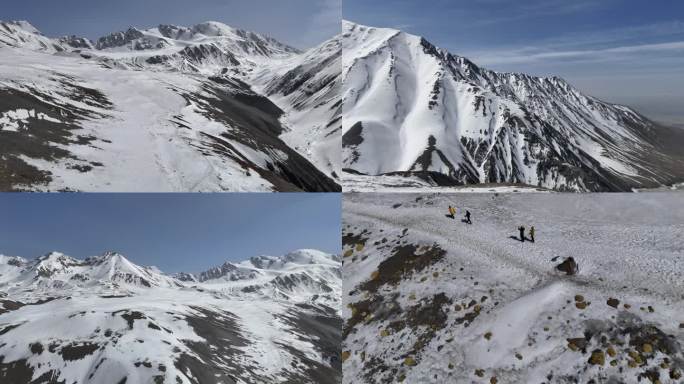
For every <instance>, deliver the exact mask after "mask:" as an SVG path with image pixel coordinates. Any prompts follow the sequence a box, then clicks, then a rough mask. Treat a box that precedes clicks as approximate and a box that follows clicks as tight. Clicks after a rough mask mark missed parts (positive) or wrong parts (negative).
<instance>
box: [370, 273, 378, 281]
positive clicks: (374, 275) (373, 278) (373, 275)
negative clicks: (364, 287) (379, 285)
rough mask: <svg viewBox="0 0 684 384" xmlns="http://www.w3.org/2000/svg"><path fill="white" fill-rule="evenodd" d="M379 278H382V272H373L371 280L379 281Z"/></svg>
mask: <svg viewBox="0 0 684 384" xmlns="http://www.w3.org/2000/svg"><path fill="white" fill-rule="evenodd" d="M378 277H380V272H379V271H373V273H371V280H375V279H377V278H378Z"/></svg>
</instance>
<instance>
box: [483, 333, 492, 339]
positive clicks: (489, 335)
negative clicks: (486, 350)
mask: <svg viewBox="0 0 684 384" xmlns="http://www.w3.org/2000/svg"><path fill="white" fill-rule="evenodd" d="M484 338H485V339H487V340H491V339H492V333H491V332H487V333H485V334H484Z"/></svg>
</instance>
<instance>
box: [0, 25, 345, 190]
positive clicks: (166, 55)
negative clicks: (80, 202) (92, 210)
mask: <svg viewBox="0 0 684 384" xmlns="http://www.w3.org/2000/svg"><path fill="white" fill-rule="evenodd" d="M2 27H3V28H4V29H3V28H0V31H2V32H1V33H2V34H0V53H1V54H0V96H2V97H0V142H2V143H1V144H0V149H2V150H3V153H5V154H6V156H4V157H3V158H2V159H0V189H1V190H51V191H52V190H79V191H110V192H114V191H158V192H163V191H186V192H187V191H302V190H303V191H339V190H340V186H339V185H338V184H337V183H336V182H335V180H334V179H335V178H337V177H339V172H340V171H339V169H340V168H341V167H340V165H339V164H340V163H339V157H338V158H336V157H335V155H334V154H335V152H334V151H332V152H331V151H329V149H330V148H331V145H332V144H331V142H333V141H335V140H336V138H335V137H336V136H337V142H338V143H339V135H340V132H339V131H336V132H331V131H330V129H328V128H326V127H327V126H328V124H329V123H330V119H332V118H333V115H334V111H333V112H329V111H328V110H329V109H330V108H328V106H327V105H326V107H325V108H318V107H319V104H320V105H323V104H325V103H333V104H334V102H335V100H334V97H333V96H332V93H331V91H330V90H329V88H332V87H334V82H333V83H330V82H329V79H328V77H329V76H328V77H326V76H323V77H322V78H314V79H310V80H309V81H308V82H297V83H296V84H293V85H292V89H291V91H290V92H293V93H297V94H299V95H303V96H300V97H293V98H292V99H289V98H287V97H280V96H278V95H279V93H278V91H277V90H275V89H274V90H273V92H272V95H267V94H265V93H260V92H261V91H263V90H264V89H265V88H266V85H267V84H269V83H271V82H274V83H275V82H278V81H280V80H281V78H280V75H282V76H286V75H287V74H288V73H289V72H290V71H291V70H292V71H294V70H295V69H296V68H298V67H299V66H301V65H303V64H302V63H309V65H310V66H312V67H313V68H318V69H325V70H326V71H330V72H332V73H334V72H335V65H334V64H333V63H331V62H330V61H326V60H325V59H321V60H323V62H324V64H321V65H320V66H319V67H316V63H315V61H316V56H315V55H313V54H312V53H310V52H305V53H300V52H298V51H297V50H296V49H294V48H291V47H288V46H286V45H284V44H282V43H279V42H278V41H276V40H274V39H272V38H269V37H266V36H262V35H258V34H255V33H252V32H247V31H242V30H238V29H234V28H231V27H229V26H226V25H224V24H221V23H217V22H207V23H202V24H198V25H195V26H193V27H190V28H186V27H177V26H169V25H160V26H159V27H156V28H152V29H148V30H142V31H141V30H137V29H134V28H131V29H129V30H127V31H125V32H118V33H114V34H111V35H109V36H105V37H103V38H101V39H99V40H98V41H97V42H95V43H93V42H90V41H88V40H87V39H81V38H78V37H74V36H71V37H64V38H60V39H49V38H47V37H45V36H43V35H42V34H40V33H39V32H38V31H37V30H35V28H33V27H31V26H30V24H28V23H26V22H10V23H3V24H2ZM323 46H324V47H325V46H327V45H326V43H324V45H323ZM316 49H317V48H314V49H313V50H314V51H315V50H316ZM339 51H340V49H338V57H339ZM331 55H332V56H333V57H334V52H332V53H331ZM333 61H334V60H333ZM337 72H338V73H339V67H338V71H337ZM256 73H258V76H257V75H256ZM330 76H332V75H330ZM333 77H334V76H333ZM283 81H284V80H283ZM319 83H320V84H319ZM300 87H301V88H300ZM316 87H320V89H319V91H320V92H318V91H317V92H314V93H310V91H311V89H316ZM336 96H337V97H339V95H336ZM307 97H310V98H307ZM271 99H272V100H271ZM337 100H339V99H337ZM321 111H323V112H321ZM328 134H329V135H328ZM338 147H339V145H338ZM334 170H337V172H334ZM141 181H142V182H141Z"/></svg>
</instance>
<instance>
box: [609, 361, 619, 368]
mask: <svg viewBox="0 0 684 384" xmlns="http://www.w3.org/2000/svg"><path fill="white" fill-rule="evenodd" d="M617 365H618V362H617V360H611V361H610V366H611V367H615V366H617Z"/></svg>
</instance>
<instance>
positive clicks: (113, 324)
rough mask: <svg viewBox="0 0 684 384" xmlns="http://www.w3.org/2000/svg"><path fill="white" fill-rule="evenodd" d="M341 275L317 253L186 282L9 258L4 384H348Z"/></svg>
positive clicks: (184, 277)
mask: <svg viewBox="0 0 684 384" xmlns="http://www.w3.org/2000/svg"><path fill="white" fill-rule="evenodd" d="M340 268H341V261H340V258H339V256H336V255H329V254H326V253H323V252H320V251H315V250H299V251H295V252H292V253H289V254H287V255H284V256H279V257H273V256H261V257H255V258H252V259H250V260H247V261H244V262H241V263H235V264H231V263H225V264H224V265H223V266H221V267H217V268H212V269H210V270H208V271H206V272H203V273H200V274H197V275H194V274H190V273H180V274H177V275H175V276H169V275H166V274H164V273H163V272H161V271H159V270H158V269H157V268H154V267H140V266H138V265H135V264H134V263H132V262H131V261H129V260H127V259H126V258H125V257H124V256H122V255H120V254H118V253H115V252H108V253H105V254H103V255H102V256H96V257H90V258H87V259H85V260H78V259H74V258H72V257H69V256H67V255H64V254H61V253H57V252H53V253H50V254H47V255H45V256H42V257H39V258H37V259H33V260H27V259H23V258H20V257H8V256H1V255H0V356H2V358H0V382H11V383H17V384H21V383H29V382H67V383H72V382H77V383H101V382H114V383H121V382H129V383H148V382H155V383H197V384H199V383H214V382H222V383H278V382H283V381H290V382H311V383H339V382H340V381H341V376H342V373H341V369H340V367H341V359H340V353H341V351H340V343H341V318H340V310H341V308H340V301H341V290H342V280H341V271H340ZM239 271H240V272H239Z"/></svg>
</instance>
